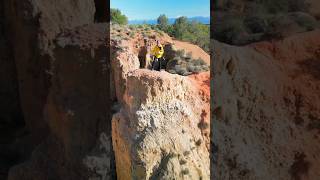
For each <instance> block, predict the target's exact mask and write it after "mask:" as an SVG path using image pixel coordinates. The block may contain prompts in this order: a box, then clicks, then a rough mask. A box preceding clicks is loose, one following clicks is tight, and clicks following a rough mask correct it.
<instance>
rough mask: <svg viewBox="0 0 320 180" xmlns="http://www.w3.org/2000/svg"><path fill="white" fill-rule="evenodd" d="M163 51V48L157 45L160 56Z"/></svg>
mask: <svg viewBox="0 0 320 180" xmlns="http://www.w3.org/2000/svg"><path fill="white" fill-rule="evenodd" d="M163 53H164V49H163V47H162V46H160V47H159V54H160V55H161V56H162V55H163Z"/></svg>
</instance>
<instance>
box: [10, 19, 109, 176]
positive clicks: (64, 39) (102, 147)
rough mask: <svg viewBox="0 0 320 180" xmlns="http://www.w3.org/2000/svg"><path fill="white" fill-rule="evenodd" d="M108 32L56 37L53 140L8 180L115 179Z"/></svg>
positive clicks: (97, 29) (50, 100)
mask: <svg viewBox="0 0 320 180" xmlns="http://www.w3.org/2000/svg"><path fill="white" fill-rule="evenodd" d="M106 27H107V24H92V25H84V26H81V27H77V28H75V29H73V30H69V31H66V32H65V33H63V34H61V35H59V37H57V39H56V44H55V46H56V48H55V49H54V50H53V51H52V52H53V54H52V57H53V58H54V61H53V62H52V64H51V66H50V69H49V70H50V71H49V72H50V74H51V78H50V84H51V86H50V88H49V89H48V92H49V93H48V97H47V99H46V104H45V110H44V119H45V122H46V123H47V125H48V128H49V129H50V134H49V135H48V138H46V140H45V141H44V142H42V143H41V145H40V146H39V147H37V149H36V150H35V151H34V152H33V155H32V157H31V158H30V160H29V161H27V162H25V163H23V164H21V165H18V166H16V167H14V168H12V170H11V171H10V174H9V179H24V178H28V177H30V178H31V179H94V178H100V179H110V178H112V170H111V168H112V166H111V163H110V162H111V161H112V151H111V139H110V138H111V137H110V131H111V124H110V119H111V117H110V113H109V112H110V108H108V107H109V106H108V95H109V89H110V88H109V86H108V81H109V80H108V79H109V71H108V69H107V68H108V67H107V65H106V64H107V57H106V56H107V53H106V37H107V28H106ZM49 169H50V171H48V170H49Z"/></svg>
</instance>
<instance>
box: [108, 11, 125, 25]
mask: <svg viewBox="0 0 320 180" xmlns="http://www.w3.org/2000/svg"><path fill="white" fill-rule="evenodd" d="M110 18H111V22H113V23H117V24H128V18H127V17H126V16H125V15H123V14H122V13H121V11H120V10H119V9H113V8H111V9H110Z"/></svg>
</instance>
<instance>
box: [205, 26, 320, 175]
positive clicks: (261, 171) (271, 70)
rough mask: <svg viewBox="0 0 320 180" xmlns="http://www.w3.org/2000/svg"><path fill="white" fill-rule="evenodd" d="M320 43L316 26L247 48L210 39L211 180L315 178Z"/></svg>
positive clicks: (319, 97) (316, 172) (317, 141)
mask: <svg viewBox="0 0 320 180" xmlns="http://www.w3.org/2000/svg"><path fill="white" fill-rule="evenodd" d="M319 42H320V31H319V30H315V31H312V32H309V33H302V34H297V35H295V36H291V37H288V38H286V39H284V40H283V41H275V42H260V43H255V44H251V45H250V46H247V47H235V46H229V45H226V44H222V43H219V42H216V41H213V45H214V46H213V48H214V49H213V51H214V58H213V61H212V63H213V64H212V67H213V77H214V78H213V79H212V85H213V87H212V102H213V103H212V105H213V106H212V121H211V128H212V132H213V133H212V144H211V145H212V146H211V153H212V162H213V164H212V166H211V173H212V178H213V179H245V180H248V179H266V180H267V179H294V180H302V179H310V180H316V179H318V177H319V176H320V174H319V172H320V170H319V166H318V163H319V160H320V156H319V150H320V146H319V132H320V131H319V123H320V114H319V112H320V103H319V102H320V96H319V90H320V81H319V75H320V70H319V67H320V66H319V65H320V64H319V63H320V61H319V60H320V43H319Z"/></svg>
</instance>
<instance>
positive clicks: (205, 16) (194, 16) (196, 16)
mask: <svg viewBox="0 0 320 180" xmlns="http://www.w3.org/2000/svg"><path fill="white" fill-rule="evenodd" d="M159 16H160V15H159ZM179 17H182V16H178V17H168V19H177V18H179ZM185 17H187V18H194V17H204V18H210V16H191V17H190V16H189V17H188V16H185ZM157 18H158V17H157ZM157 18H154V19H129V17H128V21H148V20H157Z"/></svg>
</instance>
